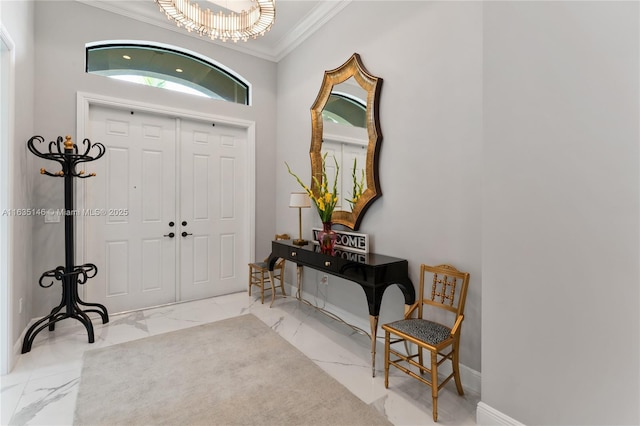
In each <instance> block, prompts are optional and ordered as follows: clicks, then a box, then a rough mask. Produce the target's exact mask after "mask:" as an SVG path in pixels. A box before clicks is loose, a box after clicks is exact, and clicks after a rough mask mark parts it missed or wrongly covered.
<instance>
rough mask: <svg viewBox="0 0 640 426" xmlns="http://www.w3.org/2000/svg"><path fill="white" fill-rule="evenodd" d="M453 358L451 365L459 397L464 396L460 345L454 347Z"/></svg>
mask: <svg viewBox="0 0 640 426" xmlns="http://www.w3.org/2000/svg"><path fill="white" fill-rule="evenodd" d="M453 351H454V352H453V358H451V364H452V368H453V378H454V380H455V381H456V388H457V389H458V394H459V395H464V389H463V388H462V380H460V367H459V362H458V353H459V352H458V344H457V343H456V344H455V345H454V349H453Z"/></svg>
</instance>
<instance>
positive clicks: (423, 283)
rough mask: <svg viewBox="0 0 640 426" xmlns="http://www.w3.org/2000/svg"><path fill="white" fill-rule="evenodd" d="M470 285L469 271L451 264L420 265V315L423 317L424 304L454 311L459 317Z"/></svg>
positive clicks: (462, 311)
mask: <svg viewBox="0 0 640 426" xmlns="http://www.w3.org/2000/svg"><path fill="white" fill-rule="evenodd" d="M468 287H469V273H468V272H461V271H458V270H457V269H456V268H454V267H453V266H451V265H438V266H429V265H420V293H419V295H420V297H422V303H420V304H419V305H418V316H419V317H420V318H423V314H424V311H423V309H424V306H425V305H428V306H433V307H435V308H439V309H444V310H446V311H449V312H453V313H454V314H455V316H456V318H457V317H459V316H460V315H462V314H463V313H464V304H465V301H466V299H467V288H468Z"/></svg>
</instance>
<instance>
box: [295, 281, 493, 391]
mask: <svg viewBox="0 0 640 426" xmlns="http://www.w3.org/2000/svg"><path fill="white" fill-rule="evenodd" d="M288 290H289V294H292V295H295V294H296V291H297V287H295V286H289V289H288ZM302 295H303V297H304V298H305V299H307V300H309V301H311V302H313V301H314V300H316V297H315V296H314V295H312V294H309V293H307V292H305V291H304V289H303V291H302ZM322 304H323V306H324V309H326V310H327V311H329V312H331V313H333V314H335V315H337V316H338V317H340V318H342V319H343V320H344V321H345V322H347V323H349V324H352V325H354V326H356V327H358V328H361V329H362V330H366V331H367V332H369V330H370V329H371V326H370V325H369V318H366V319H363V318H359V317H357V316H355V315H353V313H351V312H348V311H345V310H344V309H341V308H339V307H337V306H335V305H332V304H331V303H328V302H325V301H324V300H323V301H322ZM381 327H382V324H379V325H378V341H380V340H381V339H382V341H383V342H384V331H383V330H382V328H381ZM439 372H440V374H438V376H443V377H446V376H448V375H449V374H451V363H445V364H443V366H442V367H441V368H440V369H439ZM460 379H461V380H462V387H463V388H464V390H465V391H469V392H472V393H476V394H478V395H480V389H481V375H480V372H478V371H476V370H474V369H472V368H469V367H467V366H466V365H464V364H460Z"/></svg>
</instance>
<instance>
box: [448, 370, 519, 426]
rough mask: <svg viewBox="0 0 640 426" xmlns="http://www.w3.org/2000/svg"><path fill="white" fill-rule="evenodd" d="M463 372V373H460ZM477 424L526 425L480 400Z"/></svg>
mask: <svg viewBox="0 0 640 426" xmlns="http://www.w3.org/2000/svg"><path fill="white" fill-rule="evenodd" d="M460 374H462V373H460ZM476 424H478V425H480V426H494V425H504V426H524V425H523V423H520V422H519V421H517V420H516V419H513V418H511V417H509V416H507V415H506V414H504V413H502V412H500V411H498V410H496V409H495V408H492V407H490V406H488V405H487V404H485V403H484V402H482V401H480V402H479V403H478V406H477V408H476Z"/></svg>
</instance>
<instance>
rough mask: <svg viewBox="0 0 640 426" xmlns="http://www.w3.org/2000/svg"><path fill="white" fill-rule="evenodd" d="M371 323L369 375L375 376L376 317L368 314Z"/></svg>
mask: <svg viewBox="0 0 640 426" xmlns="http://www.w3.org/2000/svg"><path fill="white" fill-rule="evenodd" d="M369 323H370V324H371V377H376V339H377V335H378V317H377V316H374V315H369Z"/></svg>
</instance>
